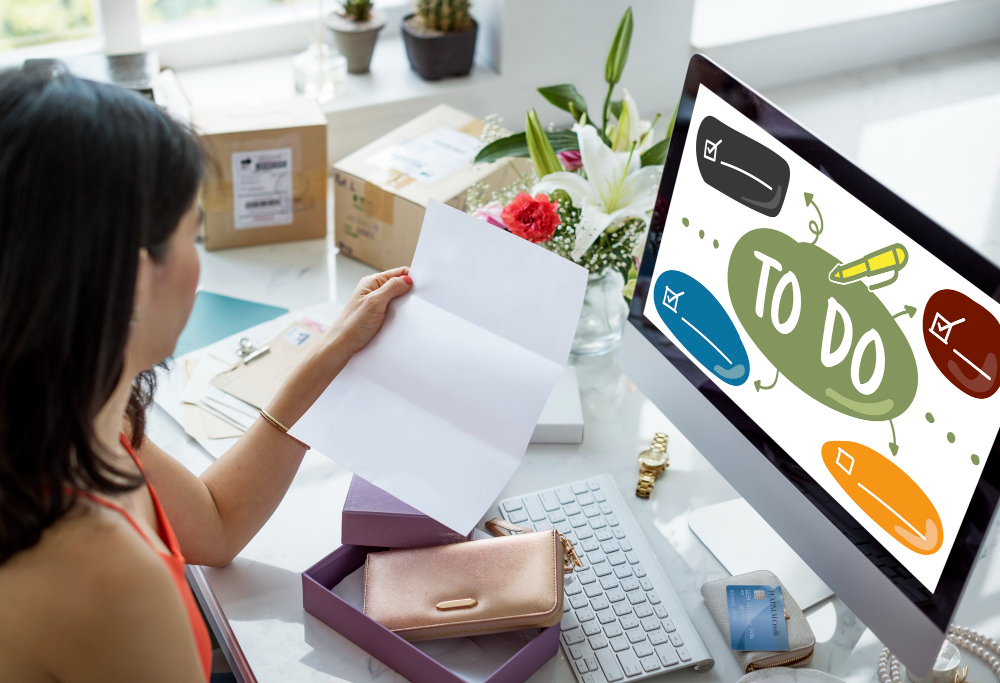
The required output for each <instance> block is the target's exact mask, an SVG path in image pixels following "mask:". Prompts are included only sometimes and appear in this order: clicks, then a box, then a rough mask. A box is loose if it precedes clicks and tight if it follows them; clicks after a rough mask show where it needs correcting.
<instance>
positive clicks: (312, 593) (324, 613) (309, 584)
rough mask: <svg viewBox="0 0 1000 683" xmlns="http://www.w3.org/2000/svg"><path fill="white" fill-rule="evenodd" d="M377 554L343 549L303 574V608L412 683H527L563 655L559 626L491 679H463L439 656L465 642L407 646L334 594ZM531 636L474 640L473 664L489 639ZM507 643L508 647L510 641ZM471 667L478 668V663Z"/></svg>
mask: <svg viewBox="0 0 1000 683" xmlns="http://www.w3.org/2000/svg"><path fill="white" fill-rule="evenodd" d="M377 550H381V548H371V547H365V546H356V545H344V546H341V547H340V548H338V549H337V550H335V551H333V553H331V554H330V555H327V556H326V557H324V558H323V559H322V560H320V561H319V562H317V563H316V564H314V565H313V566H312V567H310V568H309V569H307V570H305V571H304V572H302V606H303V607H304V608H305V610H306V611H307V612H309V613H310V614H312V615H313V616H315V617H316V618H318V619H319V620H320V621H322V622H323V623H325V624H326V625H327V626H329V627H331V628H332V629H333V630H335V631H337V632H338V633H340V634H341V635H343V636H344V637H345V638H347V639H348V640H350V641H351V642H353V643H355V644H356V645H358V646H359V647H361V648H362V649H364V650H365V651H367V652H369V653H370V654H371V655H372V656H374V657H376V658H378V659H379V660H380V661H382V662H383V663H385V664H386V665H387V666H389V667H391V668H392V669H395V670H396V671H397V672H399V673H400V674H402V675H403V676H404V677H406V678H407V679H408V680H410V681H413V683H469V680H470V679H472V680H480V681H482V683H523V681H525V680H527V678H528V677H529V676H531V675H532V674H533V673H535V671H537V670H538V669H540V668H541V667H542V665H543V664H545V663H546V662H547V661H549V660H550V659H552V657H553V656H555V654H556V652H557V651H558V650H559V628H560V625H559V624H556V625H555V626H550V627H549V628H547V629H544V630H541V631H537V635H535V636H534V637H533V638H531V639H530V640H529V639H526V638H523V637H522V640H523V641H524V644H523V646H521V647H520V648H519V649H516V650H515V651H513V652H512V653H511V655H510V656H509V657H507V656H506V653H505V654H504V657H503V661H500V662H498V665H497V666H496V667H495V668H494V667H493V666H490V667H489V668H490V669H492V670H491V671H490V672H489V673H488V675H485V676H483V675H482V674H483V672H482V671H479V672H477V674H478V675H476V676H470V677H468V678H466V677H463V675H462V672H461V671H455V670H452V669H451V668H449V667H448V666H447V665H446V664H445V663H444V661H442V660H444V659H445V658H444V657H442V656H441V653H442V652H447V649H448V648H449V646H452V647H457V646H458V644H456V643H453V642H452V641H454V640H462V639H448V640H435V641H428V642H425V643H409V642H407V641H406V640H404V639H402V638H400V637H399V636H397V635H396V634H395V633H393V632H392V631H390V630H388V629H387V628H385V627H383V626H382V625H381V624H379V623H378V622H376V621H374V620H372V619H369V618H368V617H367V616H365V614H364V612H363V611H362V610H361V609H360V608H359V607H358V606H355V605H352V604H351V603H349V602H348V601H347V600H345V599H344V598H342V597H340V596H339V595H337V594H335V593H334V592H333V591H334V590H335V589H336V588H337V587H338V584H340V583H341V582H344V581H345V579H348V578H349V577H350V576H351V575H352V574H354V573H355V572H356V571H357V570H358V569H359V568H361V567H362V566H363V565H364V563H365V557H367V555H368V553H369V552H373V551H377ZM528 633H529V632H527V631H525V632H521V631H515V632H513V633H512V634H500V635H490V636H480V637H478V638H475V639H470V640H474V641H475V643H474V645H473V646H472V647H474V649H475V650H476V652H477V655H476V657H473V658H472V659H480V660H485V659H487V658H488V657H489V653H488V652H487V648H489V647H490V643H491V639H495V638H502V637H503V636H505V635H508V636H510V635H516V634H522V636H523V635H524V634H528ZM493 642H495V641H493ZM507 644H508V645H509V640H508V641H507ZM475 646H478V647H475ZM432 655H437V656H432ZM466 659H467V660H468V658H466ZM451 661H452V662H455V663H460V658H452V659H451ZM466 663H469V662H466ZM471 664H473V665H474V664H476V662H471Z"/></svg>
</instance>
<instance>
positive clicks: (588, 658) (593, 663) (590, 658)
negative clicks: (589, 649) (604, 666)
mask: <svg viewBox="0 0 1000 683" xmlns="http://www.w3.org/2000/svg"><path fill="white" fill-rule="evenodd" d="M583 661H585V662H587V668H588V669H590V670H591V671H597V657H595V656H594V655H593V654H590V653H588V654H585V655H584V656H583Z"/></svg>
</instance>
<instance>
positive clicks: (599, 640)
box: [590, 634, 608, 650]
mask: <svg viewBox="0 0 1000 683" xmlns="http://www.w3.org/2000/svg"><path fill="white" fill-rule="evenodd" d="M607 646H608V639H607V637H605V636H604V634H601V635H599V636H596V635H595V636H594V637H593V638H591V639H590V649H591V650H600V649H601V648H602V647H607Z"/></svg>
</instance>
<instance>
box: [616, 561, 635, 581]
mask: <svg viewBox="0 0 1000 683" xmlns="http://www.w3.org/2000/svg"><path fill="white" fill-rule="evenodd" d="M615 576H617V577H618V578H619V579H624V578H625V577H626V576H632V568H631V567H629V566H628V565H627V564H620V565H618V566H617V567H615Z"/></svg>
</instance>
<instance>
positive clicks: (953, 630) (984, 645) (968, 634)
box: [878, 625, 1000, 683]
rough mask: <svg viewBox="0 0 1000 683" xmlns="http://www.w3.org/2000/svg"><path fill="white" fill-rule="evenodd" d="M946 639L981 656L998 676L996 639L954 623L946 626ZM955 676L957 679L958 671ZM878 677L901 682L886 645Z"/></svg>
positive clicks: (895, 661)
mask: <svg viewBox="0 0 1000 683" xmlns="http://www.w3.org/2000/svg"><path fill="white" fill-rule="evenodd" d="M948 640H950V641H951V642H952V643H954V644H955V645H957V646H958V647H960V648H962V649H965V650H968V651H969V652H971V653H972V654H974V655H976V656H977V657H979V658H981V659H982V660H983V661H985V662H986V664H987V665H989V667H990V668H991V669H993V673H995V674H996V675H997V677H998V678H1000V643H997V641H996V640H994V639H993V638H990V637H989V636H986V635H983V634H982V633H979V632H978V631H973V630H972V629H971V628H965V627H963V626H955V625H952V626H949V627H948ZM955 676H956V680H958V678H959V674H958V672H956V674H955ZM878 678H879V681H881V683H903V675H902V672H901V668H900V663H899V660H898V659H896V656H895V655H894V654H892V653H891V652H889V648H887V647H884V648H882V654H880V655H879V658H878Z"/></svg>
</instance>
